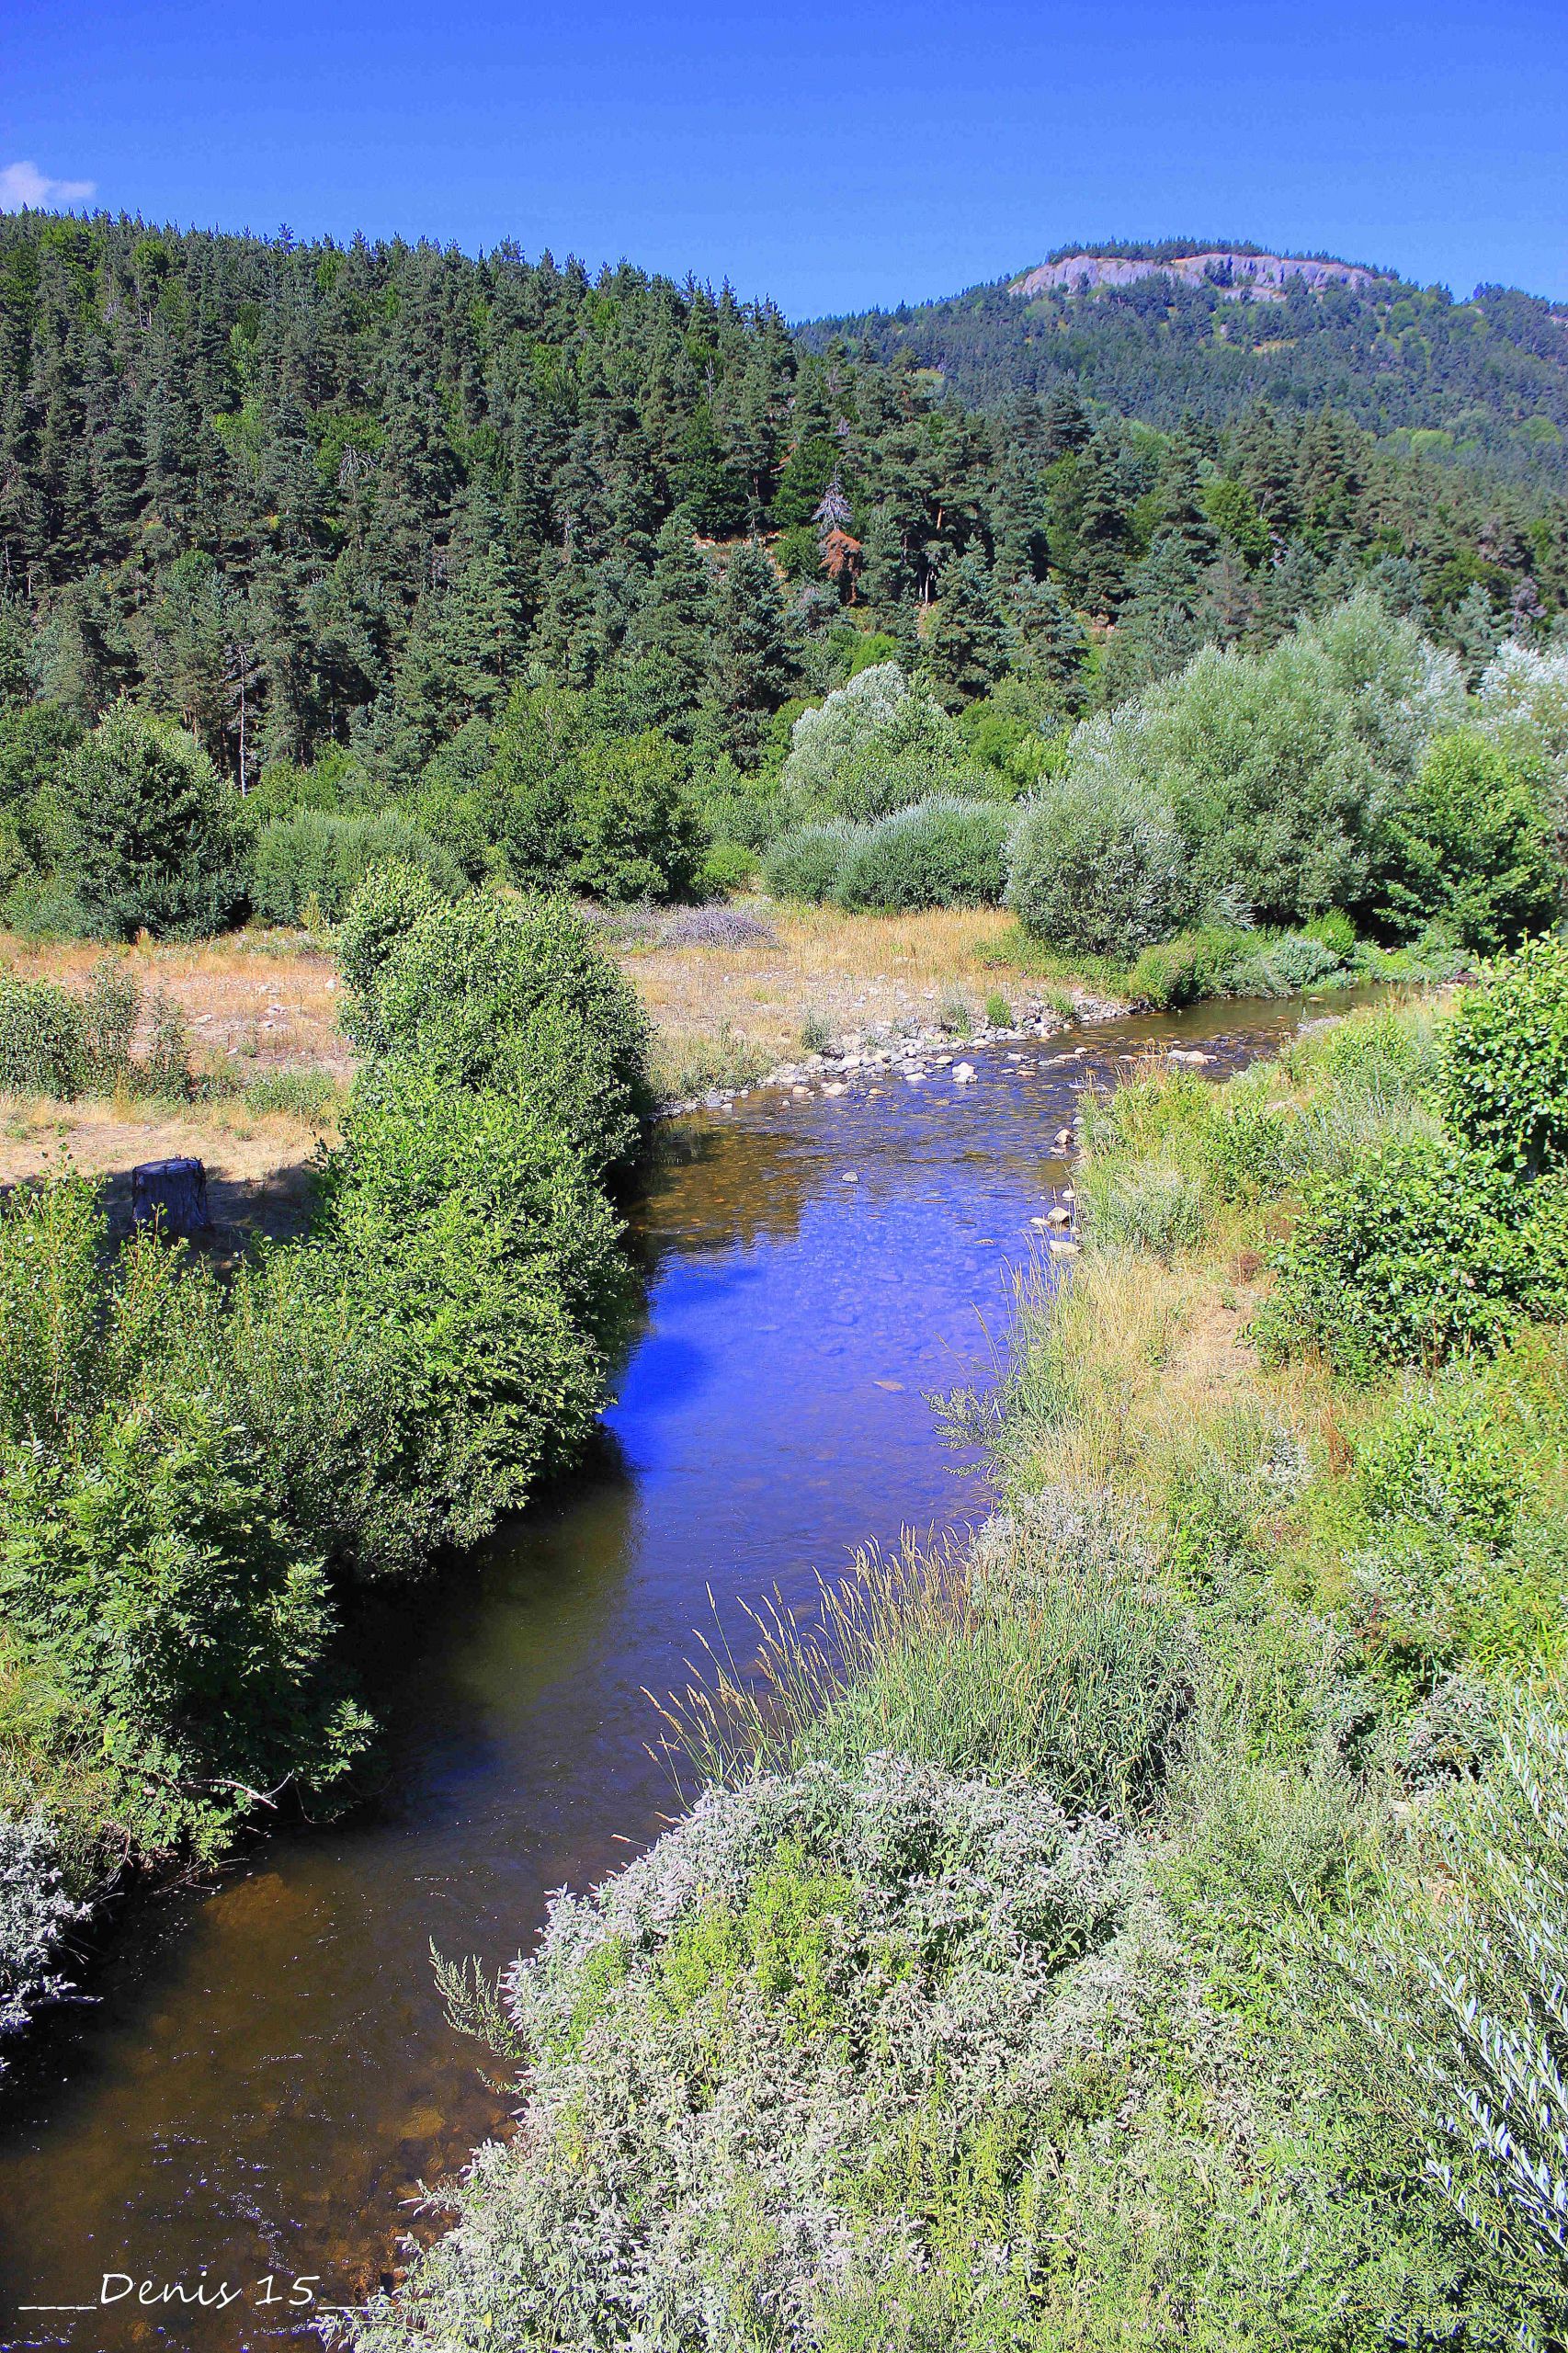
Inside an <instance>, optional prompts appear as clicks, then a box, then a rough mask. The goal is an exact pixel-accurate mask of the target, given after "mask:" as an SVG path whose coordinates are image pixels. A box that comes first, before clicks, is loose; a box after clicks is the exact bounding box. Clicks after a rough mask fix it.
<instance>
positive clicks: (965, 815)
mask: <svg viewBox="0 0 1568 2353" xmlns="http://www.w3.org/2000/svg"><path fill="white" fill-rule="evenodd" d="M1007 832H1008V819H1007V813H1006V810H1005V809H1002V808H999V807H998V806H996V804H995V803H994V802H987V801H957V800H951V799H947V798H942V799H937V800H932V801H920V802H919V803H918V804H917V805H916V806H915V807H914V808H912V809H904V810H900V811H899V812H898V813H897V814H896V815H894V816H892V817H886V818H884V819H883V820H882V822H881V824H879V825H871V826H868V827H867V828H866V829H865V830H864V831H863V832H862V833H861V834H860V835H859V836H858V838H857V839H856V840H855V841H854V842H853V843H851V844H850V846H849V847H848V849H847V850H846V855H845V857H844V858H843V860H842V862H841V864H840V865H839V868H838V871H837V873H836V875H835V878H834V882H833V896H834V898H835V900H836V901H837V903H838V904H839V905H840V906H841V907H850V908H869V909H874V910H876V911H877V912H879V913H885V914H893V913H897V912H900V911H902V910H903V909H905V908H912V907H980V906H994V904H995V903H996V901H997V900H998V899H999V898H1000V897H1001V895H1002V886H1003V882H1004V880H1005V859H1006V846H1007Z"/></svg>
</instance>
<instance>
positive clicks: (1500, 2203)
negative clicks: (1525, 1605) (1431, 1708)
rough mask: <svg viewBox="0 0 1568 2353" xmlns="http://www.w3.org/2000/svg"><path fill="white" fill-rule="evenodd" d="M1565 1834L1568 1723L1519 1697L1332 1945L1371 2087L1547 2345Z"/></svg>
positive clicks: (1564, 2130)
mask: <svg viewBox="0 0 1568 2353" xmlns="http://www.w3.org/2000/svg"><path fill="white" fill-rule="evenodd" d="M1565 1842H1568V1733H1565V1732H1564V1727H1563V1724H1562V1718H1561V1714H1560V1711H1558V1709H1557V1708H1556V1707H1555V1706H1553V1705H1551V1703H1549V1702H1544V1701H1543V1702H1540V1703H1537V1704H1530V1705H1523V1704H1517V1703H1516V1704H1514V1705H1512V1706H1511V1707H1509V1708H1508V1709H1507V1710H1506V1712H1505V1715H1504V1720H1503V1722H1502V1724H1501V1726H1500V1728H1499V1736H1498V1738H1497V1739H1496V1741H1495V1743H1494V1756H1493V1760H1492V1763H1491V1766H1490V1769H1489V1770H1488V1771H1487V1773H1486V1775H1485V1778H1484V1779H1483V1781H1482V1783H1481V1785H1480V1787H1479V1788H1476V1787H1475V1786H1474V1785H1473V1784H1471V1783H1468V1782H1466V1783H1463V1784H1460V1787H1459V1789H1458V1790H1456V1792H1455V1795H1454V1796H1453V1797H1452V1798H1451V1799H1450V1800H1449V1802H1448V1803H1447V1804H1446V1805H1444V1804H1440V1803H1439V1804H1438V1805H1436V1806H1434V1808H1433V1809H1432V1813H1431V1821H1430V1826H1429V1827H1425V1826H1424V1843H1425V1845H1426V1849H1427V1853H1426V1869H1425V1870H1424V1871H1419V1870H1418V1872H1417V1873H1412V1874H1411V1875H1410V1876H1409V1877H1408V1878H1407V1879H1405V1880H1404V1881H1395V1882H1394V1883H1393V1884H1392V1886H1391V1888H1390V1891H1389V1896H1388V1899H1387V1902H1386V1904H1385V1907H1384V1910H1383V1915H1382V1917H1381V1920H1379V1921H1376V1922H1374V1923H1372V1924H1370V1925H1369V1927H1368V1928H1367V1929H1366V1930H1364V1931H1363V1932H1362V1934H1361V1935H1360V1936H1359V1937H1358V1938H1356V1939H1355V1940H1354V1941H1350V1940H1347V1941H1346V1943H1345V1944H1344V1945H1342V1946H1341V1947H1339V1948H1338V1949H1337V1953H1336V1961H1337V1965H1338V1966H1337V1972H1336V1975H1337V1982H1338V1984H1339V1985H1340V1987H1341V1988H1342V1998H1344V1999H1345V2001H1346V2006H1347V2008H1348V2010H1349V2014H1350V2016H1351V2018H1353V2019H1354V2020H1355V2023H1356V2024H1357V2026H1358V2028H1359V2029H1361V2032H1362V2034H1363V2035H1364V2037H1365V2046H1364V2047H1365V2050H1366V2054H1367V2066H1368V2073H1369V2075H1370V2076H1371V2077H1372V2078H1373V2080H1374V2084H1375V2088H1376V2091H1377V2093H1378V2095H1379V2096H1380V2097H1381V2098H1382V2099H1383V2100H1385V2101H1386V2102H1389V2103H1390V2104H1391V2105H1392V2109H1393V2112H1394V2113H1395V2114H1396V2115H1397V2116H1401V2117H1402V2118H1403V2120H1405V2121H1406V2122H1407V2126H1408V2129H1409V2130H1410V2131H1411V2133H1412V2138H1413V2140H1414V2142H1415V2146H1416V2148H1417V2150H1418V2151H1420V2152H1422V2153H1424V2154H1425V2157H1426V2170H1427V2173H1428V2175H1429V2177H1431V2178H1432V2179H1433V2180H1435V2181H1436V2182H1437V2184H1439V2185H1440V2186H1441V2188H1442V2189H1443V2190H1444V2191H1445V2192H1446V2193H1447V2195H1448V2197H1449V2199H1451V2200H1452V2201H1453V2205H1454V2208H1455V2209H1456V2210H1457V2211H1458V2213H1459V2215H1460V2216H1461V2217H1462V2218H1463V2222H1465V2224H1466V2225H1468V2227H1469V2229H1470V2230H1471V2232H1473V2234H1475V2242H1476V2250H1477V2254H1478V2256H1482V2257H1483V2260H1484V2258H1485V2256H1488V2255H1491V2254H1493V2253H1494V2252H1501V2253H1504V2254H1506V2255H1507V2256H1512V2257H1513V2259H1514V2260H1515V2262H1516V2263H1517V2266H1518V2276H1519V2279H1520V2283H1521V2286H1522V2288H1523V2289H1524V2290H1525V2295H1524V2297H1523V2298H1521V2302H1520V2304H1519V2307H1518V2309H1517V2325H1518V2336H1517V2342H1518V2343H1519V2344H1520V2345H1521V2346H1523V2347H1527V2348H1529V2347H1535V2348H1538V2353H1539V2348H1542V2347H1546V2346H1554V2345H1557V2344H1560V2343H1561V2342H1562V2333H1563V2330H1564V2328H1565V2327H1568V1994H1565V1991H1564V1987H1565V1984H1568V1876H1565V1875H1564V1871H1563V1866H1562V1855H1563V1847H1564V1844H1565ZM1417 1861H1418V1863H1419V1858H1417ZM1439 1889H1440V1896H1439V1895H1437V1893H1435V1891H1437V1890H1439Z"/></svg>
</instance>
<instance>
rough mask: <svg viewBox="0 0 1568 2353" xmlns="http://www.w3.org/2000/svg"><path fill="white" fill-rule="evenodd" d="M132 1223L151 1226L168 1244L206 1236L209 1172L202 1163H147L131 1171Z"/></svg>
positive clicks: (189, 1161) (150, 1161)
mask: <svg viewBox="0 0 1568 2353" xmlns="http://www.w3.org/2000/svg"><path fill="white" fill-rule="evenodd" d="M211 1222H212V1221H211V1219H210V1217H209V1215H208V1213H207V1171H206V1169H205V1168H204V1167H203V1166H202V1165H201V1163H200V1161H199V1160H144V1161H143V1162H142V1165H141V1166H140V1168H133V1169H132V1170H131V1223H132V1224H133V1225H150V1226H153V1228H154V1229H155V1230H156V1232H157V1233H161V1234H162V1235H163V1237H164V1239H165V1241H170V1242H172V1241H176V1240H178V1239H179V1238H180V1237H181V1236H182V1235H186V1234H192V1233H206V1232H207V1230H208V1228H209V1226H210V1224H211Z"/></svg>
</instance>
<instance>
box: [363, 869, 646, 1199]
mask: <svg viewBox="0 0 1568 2353" xmlns="http://www.w3.org/2000/svg"><path fill="white" fill-rule="evenodd" d="M400 880H401V883H402V887H403V890H404V891H405V892H409V893H410V894H411V895H410V896H409V897H408V898H407V899H405V901H404V903H403V905H402V906H401V907H400V908H399V909H398V913H397V915H396V918H395V919H394V927H393V929H392V936H391V937H388V936H387V932H386V929H385V923H386V918H385V915H384V914H383V912H382V910H383V908H384V906H385V905H386V904H387V903H388V901H389V899H392V898H393V897H395V894H396V892H397V890H398V888H399V884H400ZM342 958H343V963H342V969H343V977H344V980H345V983H347V987H348V988H349V989H350V990H351V991H352V992H353V995H352V997H351V999H350V1002H349V1003H348V1005H347V1006H346V1007H345V1012H344V1022H345V1027H346V1028H347V1030H348V1034H349V1035H350V1036H351V1037H353V1038H355V1039H357V1040H358V1042H359V1043H360V1044H361V1045H363V1046H367V1047H369V1048H370V1049H371V1050H372V1051H374V1052H375V1053H377V1054H379V1055H381V1056H384V1057H387V1058H388V1059H390V1060H391V1061H393V1062H396V1063H413V1064H414V1065H415V1066H416V1067H417V1068H419V1069H421V1070H424V1071H428V1072H430V1073H432V1074H435V1075H436V1076H437V1077H438V1078H439V1079H440V1080H441V1082H442V1083H443V1084H444V1085H446V1086H453V1087H458V1088H466V1089H469V1090H471V1091H474V1090H477V1091H482V1092H486V1093H492V1094H499V1095H506V1096H508V1097H513V1098H515V1099H516V1100H517V1101H518V1102H519V1103H520V1104H521V1105H522V1106H523V1107H524V1108H526V1109H527V1110H528V1111H529V1112H530V1113H531V1115H532V1116H533V1117H534V1119H535V1120H536V1121H537V1123H538V1125H539V1128H540V1131H541V1132H544V1133H548V1134H551V1135H555V1136H558V1137H560V1138H562V1140H563V1141H564V1142H567V1143H568V1144H570V1145H571V1146H572V1148H573V1149H574V1150H575V1151H576V1152H577V1153H578V1154H580V1155H581V1156H582V1158H583V1159H584V1161H585V1164H586V1165H587V1166H588V1168H589V1170H590V1172H591V1173H592V1174H593V1175H595V1176H597V1175H599V1174H600V1173H601V1172H602V1171H603V1170H605V1169H606V1168H608V1167H610V1166H611V1165H615V1164H616V1163H619V1162H624V1161H627V1160H629V1159H630V1158H631V1155H632V1154H633V1152H634V1151H635V1149H636V1147H637V1144H638V1142H639V1139H640V1137H641V1133H642V1120H643V1118H644V1116H645V1114H646V1112H647V1111H648V1109H649V1108H650V1106H649V1102H648V1096H647V1082H646V1075H645V1061H646V1050H647V1024H646V1021H645V1018H644V1017H643V1014H642V1008H641V1007H640V1006H639V1005H638V1002H637V998H636V995H635V994H634V992H633V990H632V988H631V983H630V982H628V981H627V980H626V978H625V977H624V975H623V974H622V973H621V972H619V969H618V968H617V967H616V966H615V965H614V964H613V963H611V961H609V959H608V957H607V956H605V955H604V954H603V953H602V951H601V950H600V949H598V948H597V947H596V945H595V944H594V941H593V939H592V938H591V937H590V936H589V933H588V930H587V927H586V926H585V924H584V922H583V920H582V917H581V916H580V915H577V914H576V913H575V912H574V909H573V908H571V907H570V906H568V905H567V904H565V903H564V902H563V901H562V900H559V899H535V900H510V899H502V898H499V897H491V896H486V895H480V896H471V897H467V898H464V899H460V900H459V901H457V902H456V903H454V904H447V903H445V902H443V901H442V900H440V899H439V898H438V897H437V894H436V893H435V892H434V891H433V890H432V889H431V888H430V886H429V885H428V884H427V883H426V882H425V881H424V878H423V877H422V876H421V875H419V874H418V872H417V870H410V869H404V870H402V874H401V877H400V874H399V871H398V870H395V869H393V870H388V871H387V872H385V873H383V874H382V875H380V876H377V877H374V878H372V881H371V883H370V886H369V889H368V890H367V892H365V894H364V896H363V897H362V899H361V900H360V901H358V902H357V903H356V904H355V905H354V906H353V907H352V908H351V909H350V911H349V915H348V919H347V923H346V925H345V927H344V934H343V942H342Z"/></svg>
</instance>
